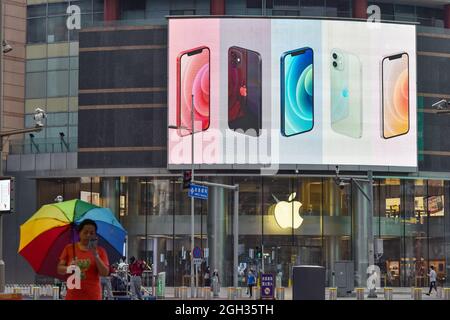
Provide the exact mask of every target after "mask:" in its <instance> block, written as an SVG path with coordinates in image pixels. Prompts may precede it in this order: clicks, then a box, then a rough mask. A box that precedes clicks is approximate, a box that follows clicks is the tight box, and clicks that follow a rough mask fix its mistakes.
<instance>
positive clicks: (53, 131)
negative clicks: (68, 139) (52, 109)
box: [47, 127, 67, 151]
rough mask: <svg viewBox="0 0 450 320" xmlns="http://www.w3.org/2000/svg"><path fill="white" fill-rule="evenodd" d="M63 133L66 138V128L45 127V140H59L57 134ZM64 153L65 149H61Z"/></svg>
mask: <svg viewBox="0 0 450 320" xmlns="http://www.w3.org/2000/svg"><path fill="white" fill-rule="evenodd" d="M60 132H63V133H64V135H65V136H67V127H47V138H59V137H60V135H59V133H60ZM61 150H62V151H65V147H64V146H63V148H62V149H61Z"/></svg>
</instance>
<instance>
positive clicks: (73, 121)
mask: <svg viewBox="0 0 450 320" xmlns="http://www.w3.org/2000/svg"><path fill="white" fill-rule="evenodd" d="M69 124H70V125H77V124H78V112H70V113H69Z"/></svg>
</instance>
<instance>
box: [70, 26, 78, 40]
mask: <svg viewBox="0 0 450 320" xmlns="http://www.w3.org/2000/svg"><path fill="white" fill-rule="evenodd" d="M78 33H79V31H78V30H76V29H75V30H69V41H78Z"/></svg>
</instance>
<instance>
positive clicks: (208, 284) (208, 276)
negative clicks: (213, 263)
mask: <svg viewBox="0 0 450 320" xmlns="http://www.w3.org/2000/svg"><path fill="white" fill-rule="evenodd" d="M203 280H204V281H205V284H204V285H205V287H211V274H210V270H209V267H207V268H206V271H205V275H204V276H203Z"/></svg>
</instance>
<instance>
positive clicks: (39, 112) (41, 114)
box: [33, 108, 47, 127]
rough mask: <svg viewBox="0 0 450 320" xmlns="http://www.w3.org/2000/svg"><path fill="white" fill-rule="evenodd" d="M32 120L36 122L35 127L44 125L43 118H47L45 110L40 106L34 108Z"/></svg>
mask: <svg viewBox="0 0 450 320" xmlns="http://www.w3.org/2000/svg"><path fill="white" fill-rule="evenodd" d="M33 118H34V121H35V122H36V127H43V126H44V119H45V118H47V114H46V113H45V111H44V110H43V109H41V108H36V110H34V116H33Z"/></svg>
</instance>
